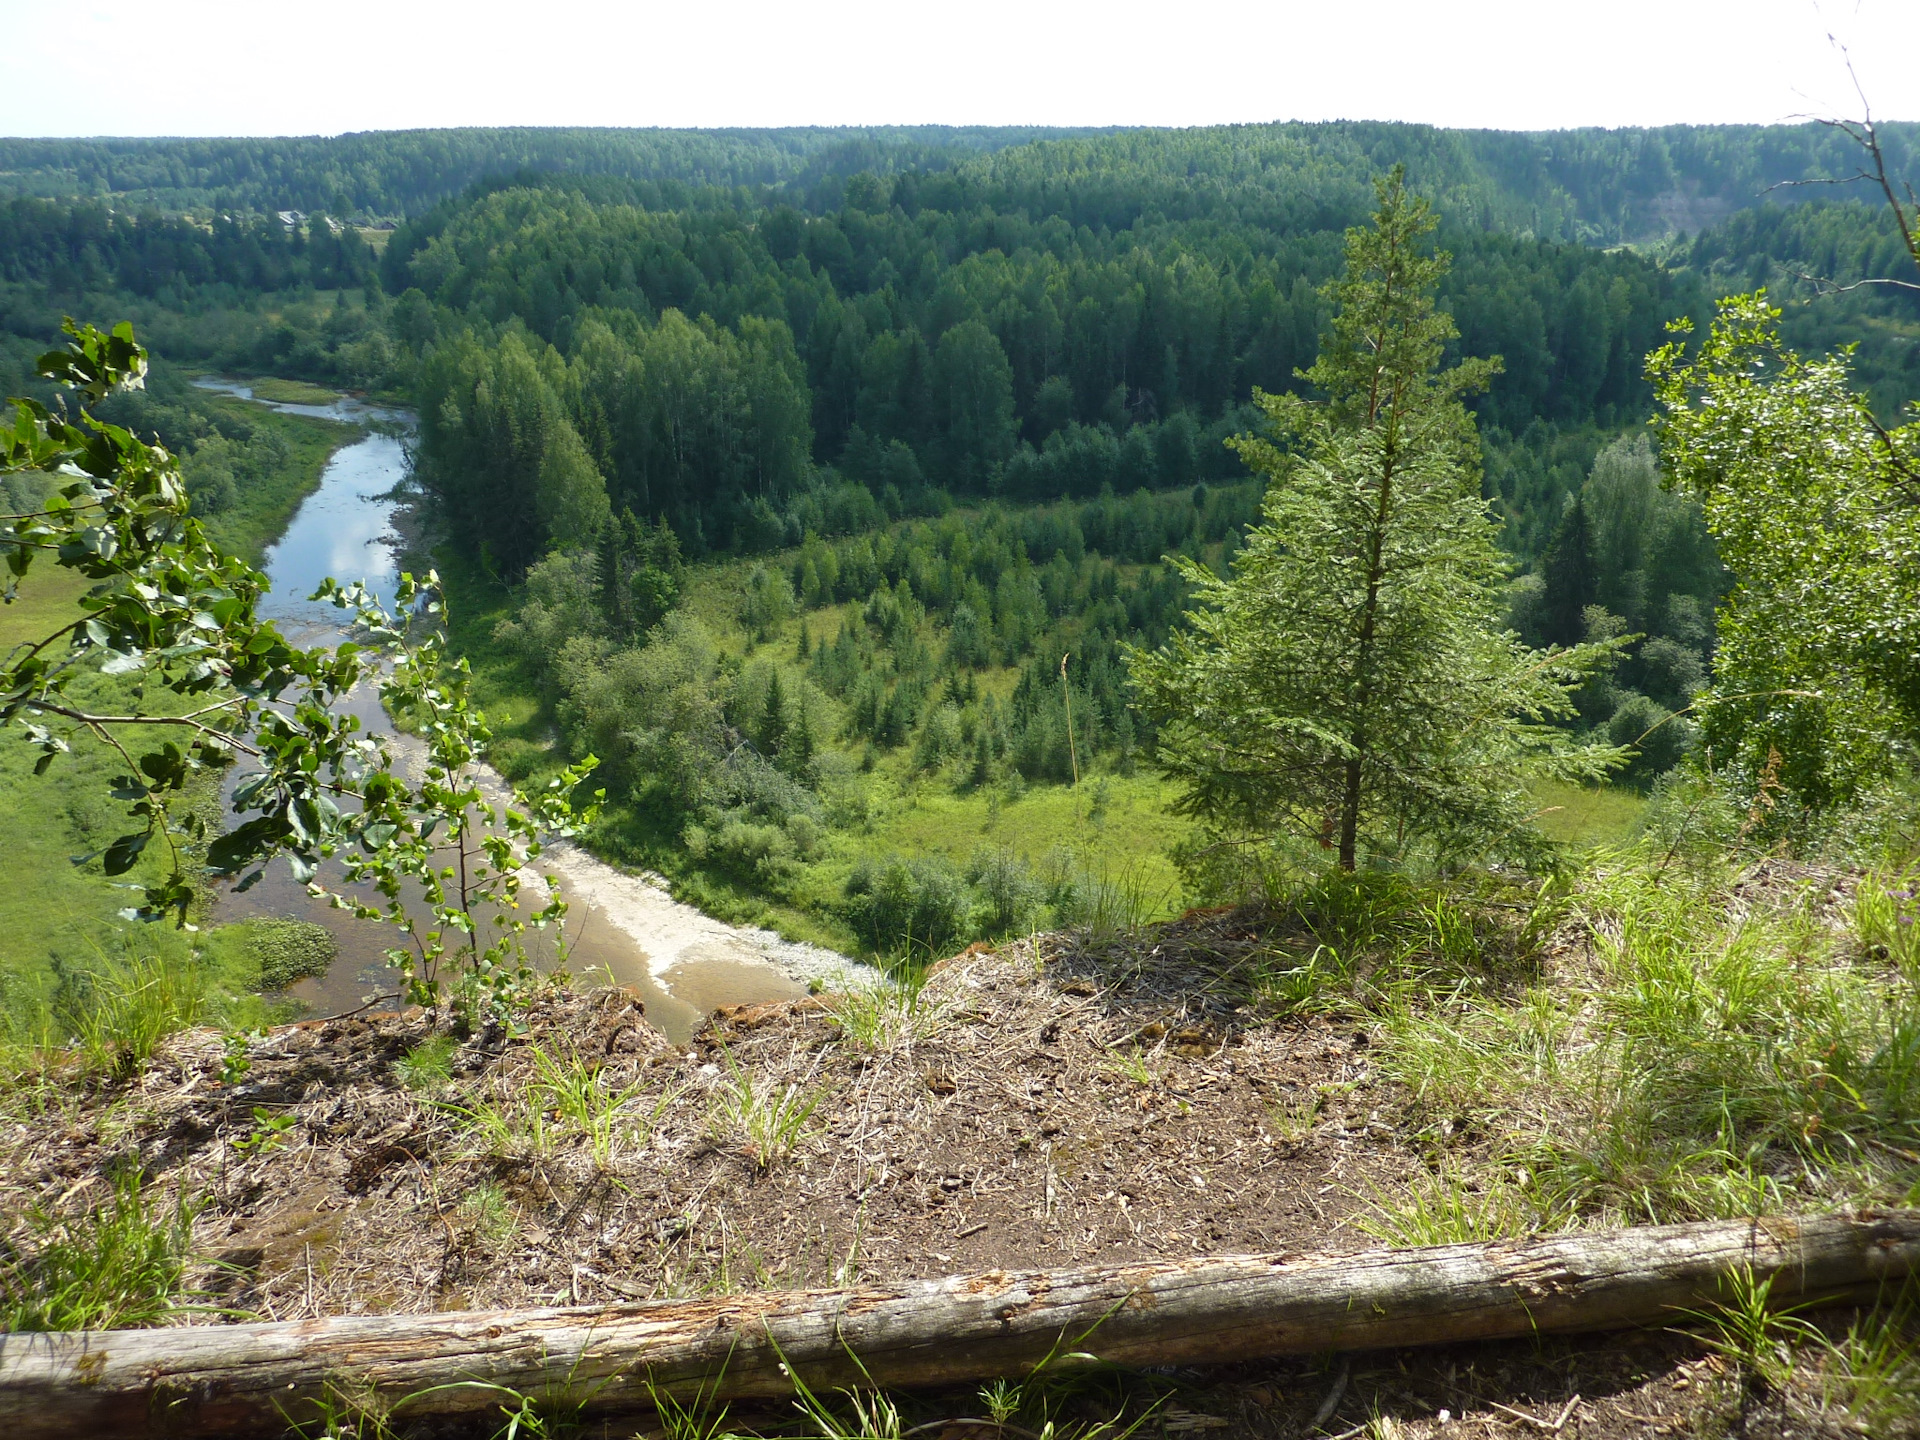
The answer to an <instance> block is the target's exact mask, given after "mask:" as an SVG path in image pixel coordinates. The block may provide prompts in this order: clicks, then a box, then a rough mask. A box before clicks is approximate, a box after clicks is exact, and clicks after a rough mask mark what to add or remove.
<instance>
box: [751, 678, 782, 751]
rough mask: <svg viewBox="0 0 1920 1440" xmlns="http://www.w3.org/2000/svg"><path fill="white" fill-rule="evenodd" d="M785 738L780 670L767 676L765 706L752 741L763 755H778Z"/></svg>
mask: <svg viewBox="0 0 1920 1440" xmlns="http://www.w3.org/2000/svg"><path fill="white" fill-rule="evenodd" d="M786 738H787V695H786V691H785V690H784V689H783V688H782V687H781V684H780V671H779V670H778V669H775V670H774V672H773V674H772V675H770V676H769V677H768V678H767V703H766V708H765V709H763V710H762V711H761V712H760V733H759V734H758V735H756V736H755V737H754V743H755V744H757V745H758V746H759V747H760V753H761V754H763V755H769V756H772V755H778V754H779V753H780V748H781V746H782V745H783V744H784V743H785V741H786Z"/></svg>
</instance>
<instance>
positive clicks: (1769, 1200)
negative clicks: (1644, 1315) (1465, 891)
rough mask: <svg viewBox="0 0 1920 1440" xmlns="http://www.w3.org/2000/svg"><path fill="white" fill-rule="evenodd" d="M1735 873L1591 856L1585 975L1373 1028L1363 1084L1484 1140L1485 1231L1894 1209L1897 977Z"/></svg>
mask: <svg viewBox="0 0 1920 1440" xmlns="http://www.w3.org/2000/svg"><path fill="white" fill-rule="evenodd" d="M1739 873H1740V872H1737V871H1733V870H1731V868H1730V867H1728V866H1727V865H1726V864H1725V863H1724V861H1723V862H1721V863H1719V864H1717V865H1716V864H1709V863H1704V862H1703V863H1698V864H1694V865H1690V866H1684V867H1683V866H1682V865H1679V864H1675V863H1673V852H1672V851H1671V849H1669V848H1668V847H1667V846H1665V845H1663V844H1659V843H1652V844H1648V845H1647V846H1646V847H1645V848H1644V849H1643V850H1640V851H1638V852H1632V851H1629V852H1616V853H1613V854H1610V855H1605V856H1603V857H1601V858H1600V860H1599V864H1598V867H1597V868H1596V869H1595V870H1594V871H1592V872H1590V873H1589V874H1588V875H1586V876H1585V877H1584V878H1583V880H1582V882H1581V884H1580V886H1579V888H1578V889H1577V890H1576V891H1575V892H1574V898H1575V899H1576V901H1577V903H1578V906H1579V910H1578V912H1577V918H1578V919H1579V921H1580V923H1581V925H1582V928H1583V929H1584V930H1585V931H1586V933H1587V934H1588V935H1589V936H1590V937H1591V941H1592V944H1593V946H1594V949H1595V953H1596V964H1595V967H1594V969H1593V970H1592V972H1591V973H1590V974H1588V975H1586V976H1582V977H1572V976H1569V977H1565V978H1562V979H1560V980H1559V981H1558V982H1557V983H1555V984H1553V985H1551V986H1549V985H1544V984H1538V985H1529V986H1527V987H1525V988H1524V989H1520V990H1517V991H1502V990H1480V991H1474V990H1466V989H1461V990H1458V991H1455V992H1454V993H1452V994H1451V995H1449V996H1445V997H1443V998H1442V999H1441V1000H1440V1001H1439V1002H1438V1003H1433V1002H1426V1003H1420V1004H1409V1005H1407V1006H1406V1007H1404V1008H1402V1009H1399V1010H1396V1011H1393V1012H1390V1018H1389V1023H1388V1025H1387V1027H1386V1029H1385V1033H1384V1034H1383V1035H1382V1036H1380V1041H1381V1043H1380V1046H1379V1049H1378V1052H1377V1063H1378V1065H1379V1066H1380V1069H1381V1073H1382V1075H1383V1076H1384V1077H1386V1078H1388V1079H1390V1080H1393V1081H1396V1082H1398V1083H1399V1084H1401V1085H1403V1086H1405V1087H1406V1088H1407V1090H1408V1092H1409V1093H1410V1094H1411V1095H1412V1096H1413V1115H1412V1118H1413V1120H1414V1123H1416V1124H1423V1125H1425V1126H1427V1127H1428V1133H1429V1134H1431V1135H1433V1136H1434V1137H1435V1138H1436V1140H1438V1139H1439V1137H1440V1136H1441V1135H1443V1134H1455V1135H1468V1136H1470V1135H1475V1134H1477V1135H1481V1136H1486V1135H1493V1136H1499V1137H1501V1139H1500V1142H1499V1144H1498V1145H1497V1146H1496V1150H1495V1160H1496V1163H1497V1164H1498V1165H1499V1166H1501V1167H1502V1168H1503V1169H1504V1172H1505V1174H1504V1177H1503V1178H1502V1184H1503V1185H1508V1186H1510V1187H1511V1193H1508V1194H1505V1195H1504V1196H1502V1197H1498V1198H1499V1199H1500V1207H1501V1212H1502V1213H1507V1214H1511V1215H1513V1216H1517V1217H1521V1219H1522V1220H1524V1218H1525V1217H1526V1216H1528V1215H1532V1216H1535V1217H1538V1220H1539V1223H1545V1224H1564V1223H1571V1222H1572V1221H1574V1220H1592V1221H1594V1222H1596V1223H1622V1222H1665V1221H1669V1220H1680V1219H1689V1218H1719V1217H1729V1216H1743V1215H1754V1214H1762V1213H1777V1212H1780V1211H1782V1210H1791V1209H1793V1208H1795V1207H1796V1206H1798V1205H1804V1204H1808V1203H1817V1204H1828V1203H1832V1201H1833V1197H1835V1196H1840V1195H1856V1196H1874V1197H1881V1198H1892V1197H1894V1196H1896V1195H1898V1194H1900V1193H1903V1192H1904V1189H1905V1187H1906V1185H1907V1184H1908V1183H1910V1182H1909V1181H1908V1180H1903V1179H1901V1178H1900V1177H1901V1175H1902V1174H1903V1173H1904V1167H1903V1166H1902V1165H1901V1164H1900V1163H1898V1162H1899V1160H1900V1157H1901V1155H1902V1154H1903V1153H1904V1152H1906V1151H1910V1150H1911V1149H1912V1147H1913V1145H1914V1143H1915V1141H1916V1139H1920V1135H1916V1133H1915V1127H1914V1116H1915V1114H1916V1111H1915V1109H1914V1098H1915V1096H1916V1094H1920V1046H1916V1043H1915V1037H1916V1035H1920V1009H1917V1008H1916V1004H1915V998H1914V997H1915V994H1916V992H1915V990H1914V988H1913V986H1912V983H1911V980H1910V979H1909V978H1908V977H1907V976H1906V975H1905V974H1904V973H1903V972H1902V971H1901V970H1899V969H1897V968H1895V967H1893V966H1891V965H1889V963H1888V957H1886V956H1884V955H1880V956H1877V955H1876V954H1875V953H1874V952H1873V951H1872V950H1871V949H1870V948H1869V949H1866V950H1865V951H1862V950H1861V949H1860V948H1859V947H1858V946H1857V944H1856V943H1854V942H1853V941H1852V940H1851V939H1850V938H1848V937H1845V936H1841V935H1836V934H1835V933H1834V932H1833V931H1832V930H1831V929H1830V928H1829V926H1828V924H1827V923H1826V921H1825V917H1824V914H1823V908H1824V907H1823V902H1824V900H1825V896H1826V890H1825V886H1824V885H1814V886H1811V887H1804V888H1802V887H1796V888H1794V889H1791V890H1786V891H1784V892H1778V891H1776V892H1775V893H1772V894H1768V895H1764V896H1753V895H1751V894H1749V895H1747V896H1746V897H1745V898H1739V897H1738V896H1737V895H1736V892H1735V891H1734V889H1733V888H1732V883H1731V882H1733V881H1734V880H1735V879H1737V877H1738V874H1739ZM1879 883H1881V884H1886V883H1887V882H1885V881H1882V882H1879ZM1892 888H1895V889H1897V888H1899V887H1898V886H1894V887H1892ZM1875 903H1876V902H1875V901H1874V900H1873V898H1872V897H1871V896H1869V899H1868V904H1867V916H1868V919H1867V922H1866V923H1867V925H1868V926H1869V927H1871V926H1872V925H1874V924H1876V923H1878V921H1877V919H1876V918H1875V917H1877V916H1879V915H1882V914H1884V913H1885V912H1884V911H1881V910H1877V909H1875ZM1876 933H1877V932H1876ZM1455 1143H1457V1142H1455ZM1494 1198H1496V1197H1492V1196H1488V1197H1486V1200H1487V1203H1491V1201H1492V1200H1493V1199H1494Z"/></svg>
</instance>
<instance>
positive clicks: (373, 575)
mask: <svg viewBox="0 0 1920 1440" xmlns="http://www.w3.org/2000/svg"><path fill="white" fill-rule="evenodd" d="M405 474H406V455H405V452H404V451H403V450H402V449H401V445H400V442H399V441H398V440H396V439H394V438H393V437H392V436H390V435H369V436H368V437H367V438H366V439H364V440H362V441H360V442H359V443H357V444H354V445H349V446H347V447H346V448H345V449H343V450H341V451H339V452H338V453H337V454H336V455H335V456H334V457H333V460H332V462H331V463H330V464H328V466H327V471H326V474H325V475H324V476H323V477H322V478H321V481H320V488H319V489H318V490H316V491H315V492H314V493H313V494H312V495H310V496H308V497H307V501H306V503H305V504H304V505H302V506H301V507H300V511H299V513H298V514H297V515H295V516H294V517H293V523H292V524H290V525H289V526H288V527H287V533H286V534H285V535H283V536H282V537H281V538H280V540H279V542H278V543H277V544H275V545H274V546H273V548H272V549H271V550H269V551H268V552H267V564H266V568H267V571H268V573H269V574H271V575H272V576H273V594H272V595H271V596H270V597H269V599H268V601H267V605H266V609H267V611H268V612H269V613H270V614H273V615H275V616H285V617H288V618H293V617H311V618H314V619H319V618H322V617H323V616H334V617H337V616H338V614H339V612H338V611H336V610H334V609H333V608H332V607H331V606H326V605H321V606H315V605H313V604H311V603H310V602H309V601H308V600H307V596H309V595H311V594H312V593H313V592H314V590H315V589H316V588H317V587H318V586H319V584H320V582H321V581H322V580H325V579H326V578H327V577H328V576H332V577H333V578H334V579H336V580H338V581H340V582H342V583H343V584H345V583H350V582H352V581H354V580H364V581H365V582H366V585H367V589H369V590H370V591H372V592H373V593H374V594H376V595H378V596H379V597H380V599H381V600H382V601H383V602H385V603H387V604H391V603H392V602H393V591H394V583H395V581H396V579H397V578H398V574H399V567H398V565H397V564H396V563H395V559H394V553H393V547H392V546H391V545H387V544H383V543H381V542H382V540H383V538H384V537H386V536H388V535H389V534H391V533H392V529H393V524H392V518H393V502H392V501H390V500H380V499H375V498H374V497H375V496H378V495H384V494H385V493H386V492H388V491H390V490H392V489H393V487H394V486H395V485H396V484H397V483H399V481H400V479H401V478H402V477H403V476H404V475H405Z"/></svg>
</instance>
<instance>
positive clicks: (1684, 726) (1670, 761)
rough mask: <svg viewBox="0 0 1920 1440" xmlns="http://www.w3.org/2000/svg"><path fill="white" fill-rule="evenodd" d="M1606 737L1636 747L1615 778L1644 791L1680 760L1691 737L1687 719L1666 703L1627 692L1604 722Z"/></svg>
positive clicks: (1620, 743)
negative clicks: (1633, 753) (1605, 723)
mask: <svg viewBox="0 0 1920 1440" xmlns="http://www.w3.org/2000/svg"><path fill="white" fill-rule="evenodd" d="M1607 739H1608V741H1609V742H1610V743H1611V744H1614V745H1633V746H1635V747H1636V753H1635V755H1634V757H1633V759H1631V760H1630V761H1628V762H1627V766H1626V768H1625V769H1624V770H1622V771H1621V772H1620V776H1619V778H1620V779H1621V780H1623V781H1625V782H1626V783H1627V784H1629V785H1631V786H1633V787H1634V788H1635V789H1637V790H1646V789H1650V788H1651V787H1652V785H1653V782H1654V781H1655V780H1657V779H1658V778H1659V777H1660V776H1662V775H1664V774H1666V773H1667V771H1669V770H1671V769H1672V768H1673V767H1674V766H1676V765H1678V764H1679V763H1680V761H1681V760H1682V758H1684V757H1685V755H1686V753H1687V751H1688V749H1689V748H1690V746H1691V744H1692V740H1693V736H1692V733H1691V727H1690V725H1689V724H1688V722H1687V721H1685V720H1683V719H1680V718H1678V717H1676V716H1675V715H1674V713H1673V711H1671V710H1669V709H1667V707H1666V706H1664V705H1662V704H1660V703H1659V702H1657V701H1655V700H1650V699H1648V698H1647V697H1646V696H1645V695H1637V694H1635V693H1634V692H1632V691H1627V692H1626V693H1625V695H1624V697H1623V698H1622V699H1621V701H1620V704H1619V707H1618V708H1617V709H1616V710H1615V711H1614V712H1613V718H1612V719H1611V720H1609V721H1608V722H1607Z"/></svg>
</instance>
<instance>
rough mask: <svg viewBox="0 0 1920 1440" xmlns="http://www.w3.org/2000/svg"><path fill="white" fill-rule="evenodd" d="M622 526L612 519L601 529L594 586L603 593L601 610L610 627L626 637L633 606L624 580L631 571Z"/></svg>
mask: <svg viewBox="0 0 1920 1440" xmlns="http://www.w3.org/2000/svg"><path fill="white" fill-rule="evenodd" d="M623 538H624V537H623V536H622V535H621V531H620V524H619V522H618V521H617V520H613V519H609V520H608V521H607V523H606V524H605V525H602V526H601V527H600V534H599V535H598V536H597V537H596V539H595V542H594V547H593V570H594V584H595V586H596V588H597V589H598V590H599V592H600V609H601V611H602V613H604V614H605V615H606V617H607V624H609V625H610V626H612V627H613V633H614V634H615V635H619V636H622V637H624V636H625V635H626V634H627V633H628V628H627V627H628V619H629V606H628V600H627V587H626V584H625V583H624V581H623V579H622V575H623V572H624V571H625V569H626V568H627V567H626V566H625V565H624V564H623V563H622V561H623V559H624V557H623V556H622V555H621V553H620V552H621V549H622V548H623V547H622V545H621V541H622V539H623Z"/></svg>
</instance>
